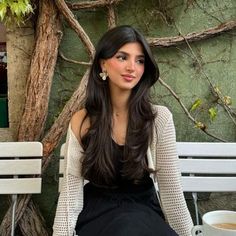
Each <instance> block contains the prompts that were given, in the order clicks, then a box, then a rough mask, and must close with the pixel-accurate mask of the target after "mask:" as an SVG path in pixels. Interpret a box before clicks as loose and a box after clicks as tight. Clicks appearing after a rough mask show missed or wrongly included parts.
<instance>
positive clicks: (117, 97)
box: [111, 91, 130, 116]
mask: <svg viewBox="0 0 236 236" xmlns="http://www.w3.org/2000/svg"><path fill="white" fill-rule="evenodd" d="M129 97H130V91H111V104H112V110H113V115H116V116H119V115H122V114H123V115H124V114H127V113H128V103H129Z"/></svg>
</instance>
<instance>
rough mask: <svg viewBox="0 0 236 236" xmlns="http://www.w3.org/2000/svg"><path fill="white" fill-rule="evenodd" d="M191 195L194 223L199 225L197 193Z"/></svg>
mask: <svg viewBox="0 0 236 236" xmlns="http://www.w3.org/2000/svg"><path fill="white" fill-rule="evenodd" d="M192 196H193V203H194V208H195V217H196V224H197V225H199V214H198V205H197V193H192Z"/></svg>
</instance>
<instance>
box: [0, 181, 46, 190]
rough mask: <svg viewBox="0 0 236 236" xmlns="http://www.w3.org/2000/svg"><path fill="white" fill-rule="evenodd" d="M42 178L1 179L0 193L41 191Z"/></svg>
mask: <svg viewBox="0 0 236 236" xmlns="http://www.w3.org/2000/svg"><path fill="white" fill-rule="evenodd" d="M41 182H42V180H41V178H21V179H0V194H27V193H28V194H30V193H41Z"/></svg>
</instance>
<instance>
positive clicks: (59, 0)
mask: <svg viewBox="0 0 236 236" xmlns="http://www.w3.org/2000/svg"><path fill="white" fill-rule="evenodd" d="M55 3H56V5H57V7H58V10H59V11H60V13H61V14H62V15H63V16H64V17H65V19H66V21H67V22H68V23H69V25H70V26H71V28H72V29H74V31H75V32H76V33H77V34H78V36H79V38H80V39H81V41H82V43H83V44H84V46H85V48H86V49H87V51H88V54H89V56H90V59H92V58H93V55H94V52H95V48H94V46H93V44H92V42H91V40H90V38H89V37H88V35H87V34H86V33H85V31H84V29H83V28H82V26H81V25H80V24H79V22H78V21H77V20H76V19H75V16H74V14H73V13H72V12H71V10H70V9H69V8H68V6H67V5H66V3H65V1H64V0H55Z"/></svg>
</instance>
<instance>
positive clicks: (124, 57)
mask: <svg viewBox="0 0 236 236" xmlns="http://www.w3.org/2000/svg"><path fill="white" fill-rule="evenodd" d="M116 58H117V59H118V60H120V61H124V60H125V59H126V56H123V55H118V56H117V57H116Z"/></svg>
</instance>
